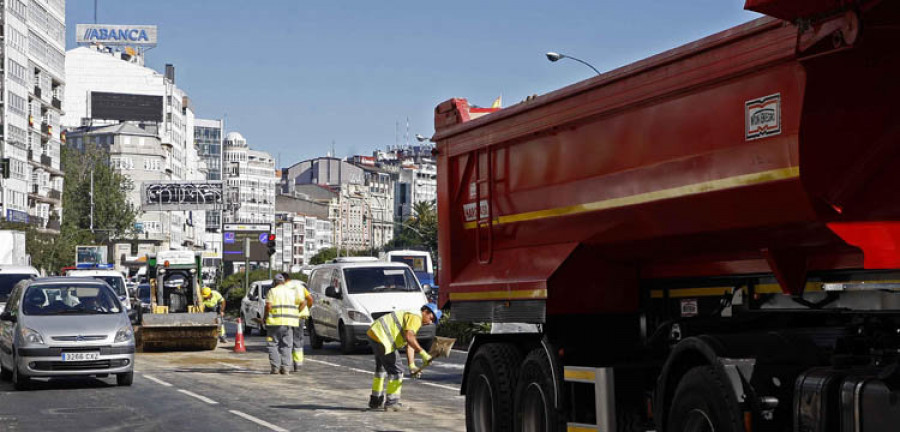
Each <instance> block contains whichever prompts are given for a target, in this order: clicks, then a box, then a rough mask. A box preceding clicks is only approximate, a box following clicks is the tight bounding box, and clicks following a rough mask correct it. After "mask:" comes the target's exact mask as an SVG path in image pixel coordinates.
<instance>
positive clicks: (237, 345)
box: [234, 318, 247, 353]
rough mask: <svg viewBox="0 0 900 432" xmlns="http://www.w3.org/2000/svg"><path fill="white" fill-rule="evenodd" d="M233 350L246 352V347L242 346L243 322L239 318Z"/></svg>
mask: <svg viewBox="0 0 900 432" xmlns="http://www.w3.org/2000/svg"><path fill="white" fill-rule="evenodd" d="M234 352H236V353H245V352H247V347H246V346H244V323H242V322H241V319H240V318H238V319H237V335H235V337H234Z"/></svg>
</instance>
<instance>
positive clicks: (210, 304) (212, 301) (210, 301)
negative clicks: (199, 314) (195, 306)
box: [200, 290, 225, 311]
mask: <svg viewBox="0 0 900 432" xmlns="http://www.w3.org/2000/svg"><path fill="white" fill-rule="evenodd" d="M224 300H225V299H224V298H222V294H220V293H219V292H218V291H216V290H213V291H212V292H211V293H210V295H209V298H205V299H203V301H201V302H200V304H202V305H203V310H205V311H211V310H213V309H215V308H216V306H218V305H219V303H222V302H223V301H224Z"/></svg>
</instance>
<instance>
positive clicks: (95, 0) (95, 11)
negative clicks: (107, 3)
mask: <svg viewBox="0 0 900 432" xmlns="http://www.w3.org/2000/svg"><path fill="white" fill-rule="evenodd" d="M94 24H97V0H94Z"/></svg>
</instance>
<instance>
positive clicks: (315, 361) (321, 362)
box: [304, 359, 344, 367]
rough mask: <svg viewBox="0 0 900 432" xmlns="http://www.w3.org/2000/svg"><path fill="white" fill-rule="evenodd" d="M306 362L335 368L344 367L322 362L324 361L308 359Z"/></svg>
mask: <svg viewBox="0 0 900 432" xmlns="http://www.w3.org/2000/svg"><path fill="white" fill-rule="evenodd" d="M304 361H308V362H313V363H319V364H323V365H328V366H334V367H344V366H343V365H339V364H337V363H331V362H327V361H322V360H313V359H306V360H304Z"/></svg>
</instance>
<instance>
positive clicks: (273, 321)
mask: <svg viewBox="0 0 900 432" xmlns="http://www.w3.org/2000/svg"><path fill="white" fill-rule="evenodd" d="M301 302H302V300H301V299H300V297H299V296H298V295H297V291H296V290H294V289H293V288H290V287H288V286H287V285H285V284H284V276H282V275H280V274H278V275H275V286H273V287H272V289H270V290H269V293H268V294H266V311H265V315H264V317H263V319H264V320H265V323H266V345H267V346H268V348H269V364H270V365H271V366H272V370H271V372H270V373H272V374H276V373H279V372H280V373H281V374H282V375H288V374H289V373H290V372H289V370H290V369H291V348H292V347H293V336H294V330H293V327H297V326H299V325H300V303H301Z"/></svg>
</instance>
